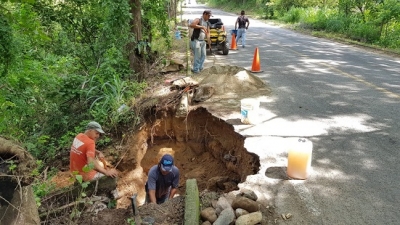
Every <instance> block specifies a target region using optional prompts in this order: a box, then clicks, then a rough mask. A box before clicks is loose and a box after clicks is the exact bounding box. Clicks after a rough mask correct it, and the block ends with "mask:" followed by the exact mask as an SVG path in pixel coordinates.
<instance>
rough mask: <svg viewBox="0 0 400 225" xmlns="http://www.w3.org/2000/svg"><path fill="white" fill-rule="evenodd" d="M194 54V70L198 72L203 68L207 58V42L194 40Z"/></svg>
mask: <svg viewBox="0 0 400 225" xmlns="http://www.w3.org/2000/svg"><path fill="white" fill-rule="evenodd" d="M191 45H192V50H193V54H194V60H193V72H195V73H198V72H200V70H202V69H203V65H204V61H205V60H206V47H207V46H206V42H205V41H199V40H194V41H192V42H191Z"/></svg>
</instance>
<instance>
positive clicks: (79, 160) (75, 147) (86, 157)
mask: <svg viewBox="0 0 400 225" xmlns="http://www.w3.org/2000/svg"><path fill="white" fill-rule="evenodd" d="M100 134H104V131H103V129H102V128H101V126H100V124H99V123H97V122H95V121H92V122H90V123H88V125H87V126H86V131H85V133H80V134H78V135H77V136H76V137H75V139H74V141H73V143H72V146H71V151H70V164H69V168H70V171H71V172H78V174H80V175H82V178H83V180H84V181H90V180H96V179H98V178H100V177H103V176H109V177H112V178H115V177H117V175H118V172H117V170H115V169H107V170H106V169H105V168H104V167H103V166H101V164H100V163H99V161H98V160H97V159H96V156H97V157H98V158H99V159H101V158H104V155H103V153H101V152H100V151H98V150H96V145H95V141H96V140H97V139H98V138H99V137H100ZM104 166H105V165H104ZM85 167H87V168H88V170H89V171H86V169H84V168H85ZM91 168H92V169H91Z"/></svg>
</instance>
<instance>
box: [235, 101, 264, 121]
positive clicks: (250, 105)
mask: <svg viewBox="0 0 400 225" xmlns="http://www.w3.org/2000/svg"><path fill="white" fill-rule="evenodd" d="M259 108H260V101H258V100H257V99H254V98H244V99H242V100H240V115H241V119H240V121H241V122H242V123H244V124H256V123H257V122H258V109H259Z"/></svg>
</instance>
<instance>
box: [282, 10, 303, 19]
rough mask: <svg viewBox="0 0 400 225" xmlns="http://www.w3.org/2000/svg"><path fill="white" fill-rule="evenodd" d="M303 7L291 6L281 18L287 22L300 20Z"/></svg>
mask: <svg viewBox="0 0 400 225" xmlns="http://www.w3.org/2000/svg"><path fill="white" fill-rule="evenodd" d="M301 13H302V9H300V8H295V7H293V8H291V9H290V10H289V11H288V12H287V13H286V14H285V15H284V16H283V17H282V18H281V19H282V20H283V21H285V22H286V23H297V22H299V21H300V18H301Z"/></svg>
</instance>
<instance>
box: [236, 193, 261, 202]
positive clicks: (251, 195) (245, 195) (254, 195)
mask: <svg viewBox="0 0 400 225" xmlns="http://www.w3.org/2000/svg"><path fill="white" fill-rule="evenodd" d="M238 196H243V197H246V198H248V199H251V200H253V201H257V199H258V197H257V195H256V194H255V193H254V191H252V190H243V191H241V192H240V193H239V194H238Z"/></svg>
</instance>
